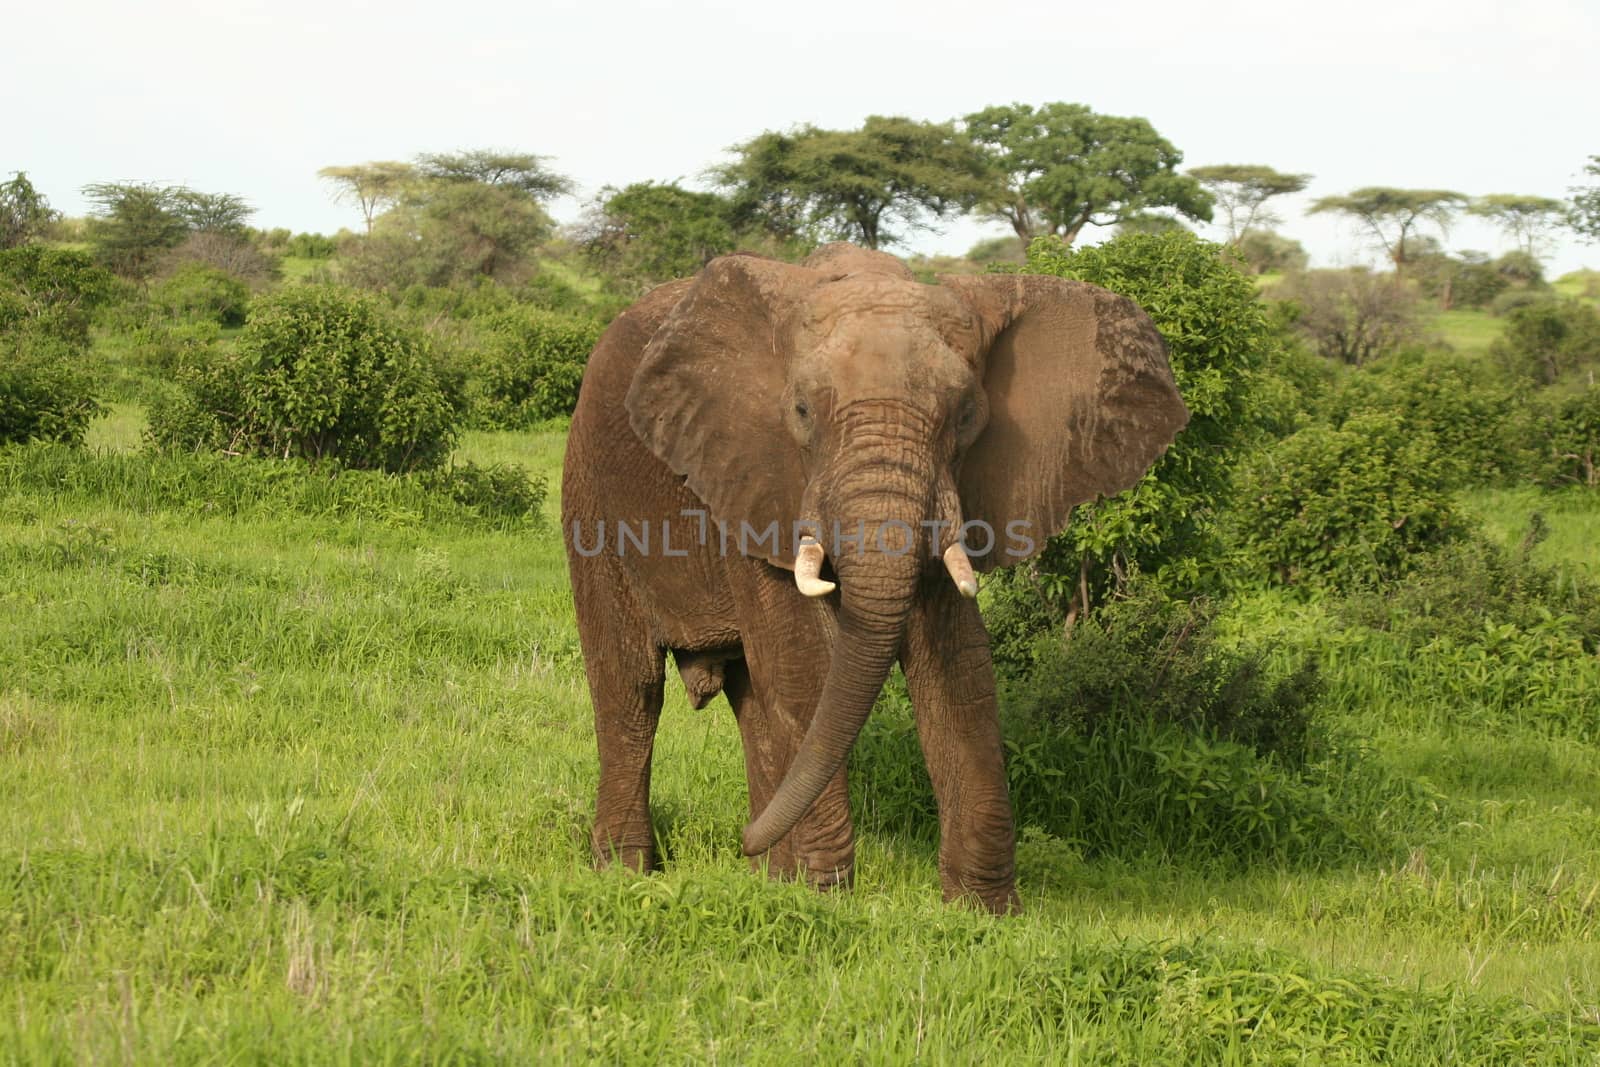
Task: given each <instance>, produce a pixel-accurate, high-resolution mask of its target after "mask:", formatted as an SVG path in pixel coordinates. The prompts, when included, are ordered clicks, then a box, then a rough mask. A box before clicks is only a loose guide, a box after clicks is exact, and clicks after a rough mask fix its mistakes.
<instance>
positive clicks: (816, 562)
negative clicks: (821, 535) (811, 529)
mask: <svg viewBox="0 0 1600 1067" xmlns="http://www.w3.org/2000/svg"><path fill="white" fill-rule="evenodd" d="M825 557H826V554H825V553H824V552H823V550H822V546H821V545H820V544H818V543H817V542H816V541H815V540H813V539H812V538H809V537H802V538H801V539H800V551H799V552H798V553H796V554H795V560H794V585H795V588H796V589H798V590H800V592H802V593H804V594H805V595H806V596H827V595H828V594H829V593H831V592H833V591H834V590H835V589H837V588H839V587H838V586H837V585H835V584H834V583H833V582H827V581H823V580H822V579H821V578H819V577H818V575H820V574H821V573H822V561H823V559H824V558H825Z"/></svg>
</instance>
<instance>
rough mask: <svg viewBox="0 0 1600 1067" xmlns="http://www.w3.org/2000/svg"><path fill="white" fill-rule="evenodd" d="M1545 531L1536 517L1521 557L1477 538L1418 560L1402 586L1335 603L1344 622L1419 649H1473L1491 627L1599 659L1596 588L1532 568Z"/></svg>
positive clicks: (1599, 613)
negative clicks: (1447, 644)
mask: <svg viewBox="0 0 1600 1067" xmlns="http://www.w3.org/2000/svg"><path fill="white" fill-rule="evenodd" d="M1546 532H1547V528H1546V527H1545V525H1544V519H1543V517H1542V516H1541V515H1540V514H1539V513H1537V512H1535V513H1534V515H1533V521H1532V525H1531V527H1530V529H1529V531H1528V534H1527V536H1526V537H1525V538H1524V539H1523V544H1522V547H1521V549H1520V550H1519V551H1514V552H1513V551H1508V550H1507V549H1504V548H1501V547H1499V546H1498V545H1495V544H1493V543H1491V542H1489V541H1487V540H1484V539H1483V538H1479V537H1474V538H1467V539H1463V540H1462V541H1460V542H1458V543H1456V544H1453V545H1449V546H1447V547H1445V548H1443V549H1441V550H1440V551H1438V552H1436V553H1433V554H1432V555H1430V556H1428V557H1426V558H1424V559H1422V560H1419V561H1418V563H1417V565H1416V567H1415V568H1414V569H1413V571H1412V573H1411V574H1409V575H1408V576H1407V577H1406V578H1405V579H1404V580H1402V581H1399V582H1393V583H1389V584H1386V585H1384V586H1383V587H1381V588H1378V589H1372V590H1367V591H1364V592H1361V593H1358V594H1356V595H1354V596H1351V597H1349V598H1347V599H1345V600H1343V601H1341V602H1340V603H1339V606H1338V610H1339V614H1340V615H1341V617H1342V618H1344V619H1345V620H1347V621H1349V622H1353V623H1357V624H1360V625H1363V626H1366V627H1368V628H1370V629H1373V630H1382V631H1385V632H1388V633H1392V634H1396V635H1398V636H1400V637H1401V638H1402V639H1403V640H1404V643H1405V644H1406V646H1407V647H1408V648H1413V649H1420V648H1422V647H1424V646H1425V645H1427V644H1428V643H1430V642H1432V641H1436V640H1439V639H1445V640H1449V641H1453V642H1455V643H1457V644H1470V643H1472V642H1474V641H1478V640H1480V639H1482V638H1483V636H1484V634H1485V632H1486V630H1485V627H1486V625H1487V626H1489V627H1508V626H1509V627H1512V628H1514V629H1516V630H1518V631H1521V632H1527V633H1532V632H1535V631H1542V632H1544V633H1546V634H1548V635H1552V636H1555V637H1558V638H1559V639H1560V640H1561V641H1565V642H1568V643H1569V644H1570V647H1568V648H1567V649H1565V650H1563V652H1562V654H1563V655H1566V654H1572V653H1576V654H1578V655H1594V654H1595V653H1597V652H1600V586H1597V585H1596V584H1595V583H1594V582H1592V581H1589V580H1587V579H1582V578H1573V577H1570V576H1564V575H1562V574H1561V573H1559V572H1557V571H1555V570H1553V569H1551V568H1549V567H1542V566H1540V565H1538V564H1536V563H1534V562H1533V561H1532V560H1531V559H1530V558H1529V550H1531V549H1532V548H1533V546H1534V545H1535V544H1537V543H1538V542H1539V541H1540V540H1541V539H1542V538H1543V536H1544V535H1545V533H1546Z"/></svg>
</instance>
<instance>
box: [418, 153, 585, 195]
mask: <svg viewBox="0 0 1600 1067" xmlns="http://www.w3.org/2000/svg"><path fill="white" fill-rule="evenodd" d="M548 158H549V157H548V156H536V155H534V154H533V153H531V152H502V151H497V150H495V149H482V148H480V149H474V150H472V151H467V152H425V153H423V154H422V155H420V156H418V157H417V163H416V166H417V172H418V173H419V174H420V175H421V176H422V177H424V178H428V179H431V180H434V181H447V182H478V183H479V184H481V185H496V186H501V187H504V188H508V189H516V190H519V191H521V192H523V193H526V194H527V195H528V196H531V197H533V199H535V200H539V201H548V200H553V199H555V198H556V197H558V196H566V195H567V194H569V193H571V192H572V191H573V189H575V188H576V186H575V185H574V184H573V181H572V179H571V178H568V177H567V176H566V175H564V174H557V173H556V172H555V171H553V170H550V169H549V168H548V167H546V166H545V160H547V159H548Z"/></svg>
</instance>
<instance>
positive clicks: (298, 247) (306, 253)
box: [284, 233, 338, 259]
mask: <svg viewBox="0 0 1600 1067" xmlns="http://www.w3.org/2000/svg"><path fill="white" fill-rule="evenodd" d="M337 250H338V243H337V242H336V241H334V239H333V238H332V237H326V236H324V235H323V234H320V233H297V234H295V235H294V236H293V237H291V238H289V239H288V241H287V242H286V243H285V245H284V253H285V254H286V255H291V256H296V257H298V258H300V259H332V258H333V254H334V252H335V251H337Z"/></svg>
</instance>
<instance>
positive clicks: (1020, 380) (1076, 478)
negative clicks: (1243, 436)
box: [940, 275, 1189, 570]
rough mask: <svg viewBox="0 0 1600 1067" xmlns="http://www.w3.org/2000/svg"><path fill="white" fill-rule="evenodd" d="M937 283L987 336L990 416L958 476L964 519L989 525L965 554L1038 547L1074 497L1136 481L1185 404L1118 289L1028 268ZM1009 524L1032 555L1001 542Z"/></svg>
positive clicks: (1141, 317)
mask: <svg viewBox="0 0 1600 1067" xmlns="http://www.w3.org/2000/svg"><path fill="white" fill-rule="evenodd" d="M940 281H941V283H942V284H943V285H944V286H946V287H947V288H950V289H953V290H955V291H956V292H957V293H958V294H960V296H961V297H962V298H963V299H964V300H965V301H966V302H967V304H968V305H969V306H970V307H971V308H972V310H973V311H974V312H975V313H976V314H977V316H978V318H979V320H980V322H981V323H982V325H983V329H984V333H985V334H986V335H987V336H989V337H992V338H993V340H992V341H991V342H990V344H989V347H988V352H987V356H986V358H983V359H982V367H983V386H984V391H985V393H986V394H987V396H988V400H989V422H988V426H987V427H986V428H985V429H984V431H983V433H982V435H981V436H979V438H978V440H977V441H975V442H974V443H973V445H972V447H971V448H970V449H968V451H967V454H966V456H965V458H964V459H963V460H962V464H961V478H960V481H961V485H960V493H961V504H962V509H963V513H964V514H965V516H966V518H967V519H968V520H969V521H972V520H979V519H981V520H983V521H984V522H987V523H988V524H989V525H990V527H991V528H992V529H993V530H994V531H995V535H996V540H995V550H994V551H993V552H990V553H988V554H985V555H982V556H976V557H974V560H973V562H974V563H975V564H977V565H978V566H979V567H980V569H983V570H992V569H993V568H995V567H997V566H1002V565H1006V566H1009V565H1011V564H1013V563H1019V562H1021V561H1022V560H1023V559H1026V558H1027V556H1028V555H1033V554H1036V553H1037V552H1039V551H1042V550H1043V548H1044V543H1045V540H1046V539H1047V538H1048V537H1050V536H1051V535H1053V534H1055V533H1057V532H1059V531H1060V530H1061V529H1062V528H1063V527H1064V526H1066V524H1067V520H1068V518H1069V517H1070V515H1071V512H1072V509H1073V508H1074V507H1075V506H1077V505H1078V504H1082V503H1085V502H1088V501H1091V500H1094V499H1095V498H1097V497H1101V496H1111V495H1113V494H1115V493H1119V492H1121V491H1122V490H1124V489H1126V488H1128V487H1129V486H1131V485H1133V484H1134V483H1135V482H1137V481H1138V480H1139V479H1140V478H1141V477H1143V475H1144V473H1145V471H1146V470H1148V469H1149V468H1150V465H1151V464H1152V463H1154V462H1155V461H1156V460H1157V459H1158V458H1159V457H1160V456H1161V454H1162V453H1163V452H1164V451H1166V448H1167V446H1168V445H1169V444H1171V443H1172V439H1173V438H1174V437H1175V436H1177V433H1178V431H1179V430H1181V429H1183V427H1184V425H1185V424H1186V423H1187V422H1188V421H1189V412H1188V409H1187V408H1185V407H1184V404H1183V398H1182V397H1181V396H1179V394H1178V388H1177V385H1176V383H1175V382H1174V381H1173V378H1172V368H1171V367H1170V365H1169V364H1168V362H1167V345H1166V342H1165V341H1164V340H1163V339H1162V337H1161V334H1160V332H1158V331H1157V330H1156V327H1155V324H1154V323H1153V322H1151V321H1150V317H1149V316H1148V315H1146V314H1145V313H1144V311H1142V310H1141V309H1140V308H1139V307H1138V305H1136V304H1134V303H1133V301H1131V300H1129V299H1127V298H1126V297H1121V296H1117V295H1116V294H1114V293H1111V292H1108V291H1107V290H1105V289H1101V288H1100V287H1098V286H1094V285H1089V284H1086V283H1084V282H1075V281H1068V280H1066V279H1063V278H1051V277H1044V276H1039V275H987V276H979V277H965V278H963V277H949V278H941V279H940ZM1014 522H1020V523H1025V524H1026V526H1025V527H1020V528H1018V529H1020V530H1021V531H1022V532H1023V533H1024V535H1025V536H1026V537H1027V538H1029V539H1031V540H1032V541H1033V544H1034V551H1033V552H1032V553H1027V554H1021V553H1017V552H1015V551H1012V552H1008V551H1007V548H1008V547H1011V548H1013V549H1014V548H1015V547H1016V545H1017V543H1018V542H1017V541H1015V540H1012V539H1010V538H1008V533H1007V532H1008V529H1009V528H1010V527H1008V524H1010V523H1014ZM980 547H981V546H980Z"/></svg>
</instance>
